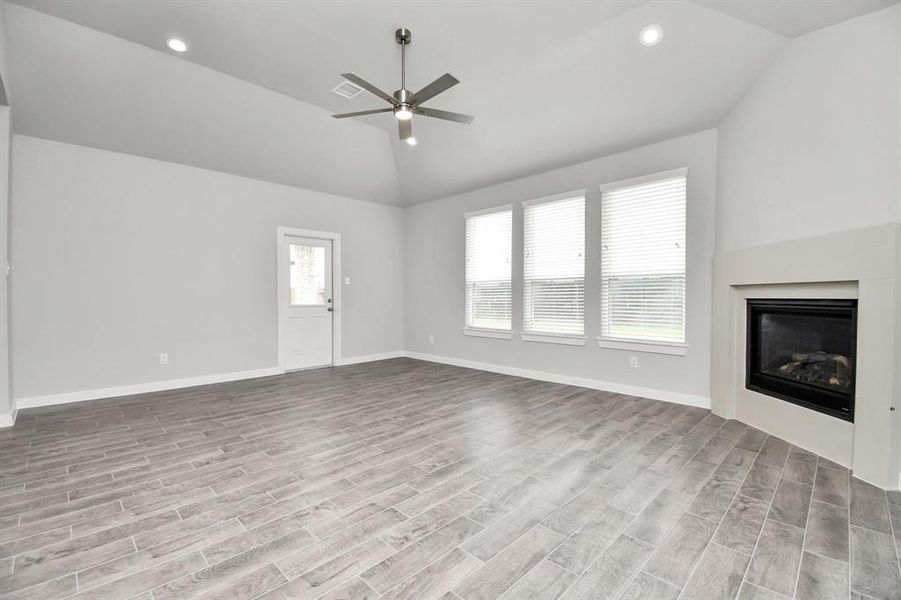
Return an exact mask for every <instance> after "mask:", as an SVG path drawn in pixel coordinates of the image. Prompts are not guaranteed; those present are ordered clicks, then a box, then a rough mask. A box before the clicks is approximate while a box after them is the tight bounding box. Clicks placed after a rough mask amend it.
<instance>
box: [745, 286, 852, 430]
mask: <svg viewBox="0 0 901 600" xmlns="http://www.w3.org/2000/svg"><path fill="white" fill-rule="evenodd" d="M856 340H857V300H810V299H757V298H754V299H748V335H747V349H746V352H745V356H746V357H747V365H746V366H747V368H746V381H745V385H746V387H747V388H748V389H750V390H754V391H756V392H760V393H762V394H767V395H769V396H773V397H776V398H780V399H782V400H786V401H788V402H792V403H794V404H798V405H800V406H804V407H806V408H809V409H811V410H815V411H818V412H821V413H825V414H827V415H832V416H834V417H837V418H839V419H844V420H846V421H852V422H853V421H854V371H855V347H856Z"/></svg>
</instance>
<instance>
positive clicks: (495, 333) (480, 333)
mask: <svg viewBox="0 0 901 600" xmlns="http://www.w3.org/2000/svg"><path fill="white" fill-rule="evenodd" d="M463 335H471V336H474V337H484V338H494V339H496V340H512V339H513V332H512V331H504V330H503V329H478V328H476V327H464V328H463Z"/></svg>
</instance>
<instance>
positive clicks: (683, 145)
mask: <svg viewBox="0 0 901 600" xmlns="http://www.w3.org/2000/svg"><path fill="white" fill-rule="evenodd" d="M716 145H717V138H716V132H715V131H713V130H710V131H705V132H702V133H698V134H694V135H689V136H685V137H681V138H677V139H674V140H670V141H667V142H663V143H659V144H654V145H651V146H646V147H643V148H639V149H637V150H632V151H629V152H623V153H621V154H615V155H612V156H608V157H604V158H600V159H597V160H593V161H589V162H585V163H581V164H577V165H573V166H570V167H566V168H563V169H557V170H555V171H549V172H547V173H542V174H539V175H534V176H531V177H526V178H523V179H517V180H514V181H510V182H507V183H503V184H500V185H496V186H492V187H487V188H483V189H480V190H477V191H474V192H469V193H466V194H461V195H458V196H453V197H450V198H445V199H442V200H436V201H434V202H429V203H426V204H422V205H419V206H414V207H411V208H408V209H407V211H406V246H407V251H406V327H405V329H406V349H407V350H408V351H413V352H420V353H426V354H431V355H437V356H441V357H449V358H453V359H459V360H468V361H476V362H482V363H489V364H493V365H500V366H505V367H515V368H520V369H531V370H537V371H544V372H550V373H555V374H560V375H566V376H572V377H581V378H589V379H594V380H600V381H604V382H612V383H616V384H621V385H630V386H640V387H644V388H651V389H657V390H662V391H665V392H675V393H678V394H688V395H692V396H699V397H702V398H708V397H709V385H710V310H711V306H710V305H711V294H710V292H711V287H710V286H711V256H712V253H713V245H714V239H713V232H714V188H715V180H716ZM678 167H688V168H689V177H688V233H687V238H688V248H687V253H688V263H687V264H688V266H687V269H688V292H687V293H688V315H687V334H686V337H687V342H688V344H689V349H688V353H687V354H686V356H684V357H681V356H666V355H662V354H649V353H638V352H633V351H625V350H611V349H601V348H598V346H597V344H596V343H595V342H594V338H595V336H597V335H598V333H599V329H600V298H599V295H600V283H599V281H600V252H599V244H598V240H599V238H600V227H601V222H600V194H599V192H598V189H597V186H598V184H600V183H603V182H611V181H617V180H620V179H625V178H629V177H636V176H639V175H646V174H649V173H655V172H659V171H665V170H669V169H674V168H678ZM578 189H587V190H588V205H587V213H586V240H588V255H587V261H586V293H585V321H586V323H585V325H586V328H585V332H586V337H587V343H586V345H585V346H584V347H578V346H563V345H556V344H547V343H539V342H524V341H522V340H521V339H519V336H518V335H517V336H514V339H513V340H497V339H485V338H476V337H471V336H464V335H463V333H462V331H461V328H462V326H463V264H464V251H463V243H464V236H463V213H464V212H468V211H472V210H477V209H482V208H488V207H492V206H498V205H503V204H510V203H512V204H514V215H513V278H514V279H513V330H514V332H516V333H518V332H519V331H520V330H521V329H522V325H521V323H522V318H521V315H522V206H521V204H520V203H521V202H522V201H523V200H530V199H533V198H540V197H542V196H547V195H550V194H555V193H559V192H568V191H572V190H578ZM429 335H433V336H434V337H435V343H434V344H431V343H429ZM630 355H637V356H639V357H640V360H639V368H638V369H632V368H630V367H629V356H630Z"/></svg>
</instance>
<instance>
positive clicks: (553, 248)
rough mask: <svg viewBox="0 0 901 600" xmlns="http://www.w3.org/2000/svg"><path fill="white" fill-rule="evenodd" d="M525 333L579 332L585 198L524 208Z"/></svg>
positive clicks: (582, 305) (581, 328) (582, 329)
mask: <svg viewBox="0 0 901 600" xmlns="http://www.w3.org/2000/svg"><path fill="white" fill-rule="evenodd" d="M523 251H524V256H523V285H524V289H523V293H524V296H525V306H524V320H525V323H524V325H525V330H526V331H532V332H539V333H542V332H545V333H562V334H574V335H582V334H583V333H584V332H585V327H584V313H585V197H584V195H579V196H575V197H571V198H565V199H563V200H553V201H548V202H540V203H534V204H526V205H525V210H524V230H523Z"/></svg>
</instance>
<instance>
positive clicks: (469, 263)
mask: <svg viewBox="0 0 901 600" xmlns="http://www.w3.org/2000/svg"><path fill="white" fill-rule="evenodd" d="M512 231H513V212H512V211H511V210H498V211H495V212H490V213H482V214H475V215H468V216H467V217H466V300H465V301H466V326H467V327H478V328H485V329H503V330H508V331H509V330H510V329H511V316H510V313H511V311H510V307H511V304H512V300H511V285H510V256H511V252H512V249H511V246H512Z"/></svg>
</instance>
